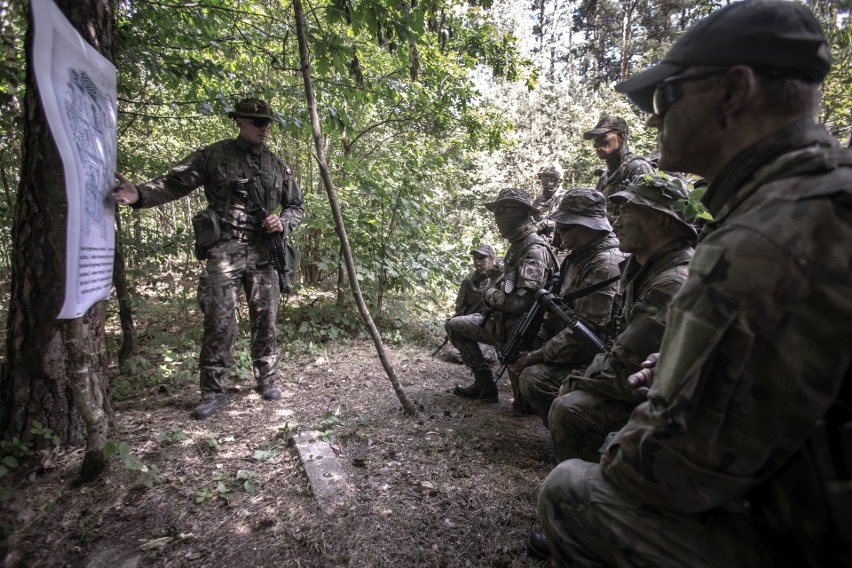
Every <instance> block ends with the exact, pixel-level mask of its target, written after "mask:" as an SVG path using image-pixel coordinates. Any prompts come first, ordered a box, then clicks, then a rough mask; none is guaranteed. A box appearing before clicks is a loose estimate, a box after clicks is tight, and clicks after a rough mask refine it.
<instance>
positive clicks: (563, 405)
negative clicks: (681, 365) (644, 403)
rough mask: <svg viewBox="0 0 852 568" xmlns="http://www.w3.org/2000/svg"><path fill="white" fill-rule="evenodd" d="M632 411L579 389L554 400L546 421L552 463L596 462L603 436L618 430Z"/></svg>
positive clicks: (630, 405) (626, 404) (623, 404)
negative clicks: (576, 460)
mask: <svg viewBox="0 0 852 568" xmlns="http://www.w3.org/2000/svg"><path fill="white" fill-rule="evenodd" d="M635 407H636V404H634V403H630V402H624V401H621V400H617V399H614V398H611V397H608V396H605V395H602V394H598V393H594V392H590V391H586V390H582V389H575V390H573V391H571V392H569V393H567V394H563V395H561V396H558V397H556V398H555V399H554V400H553V403H552V404H551V405H550V413H549V414H548V419H547V422H548V425H549V426H548V427H549V428H550V437H551V438H552V439H553V449H554V452H555V453H556V461H557V462H561V461H565V460H568V459H573V458H580V459H582V460H586V461H590V462H597V461H600V457H601V456H600V452H599V450H600V447H601V446H602V445H603V443H604V440H605V439H606V437H607V435H608V434H609V433H610V432H617V431H618V430H621V428H622V427H623V426H624V425H625V424H627V420H628V419H629V418H630V414H631V413H632V412H633V409H634V408H635Z"/></svg>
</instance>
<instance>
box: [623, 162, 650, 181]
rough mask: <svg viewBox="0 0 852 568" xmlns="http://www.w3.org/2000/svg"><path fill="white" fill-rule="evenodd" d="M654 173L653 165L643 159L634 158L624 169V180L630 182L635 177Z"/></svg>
mask: <svg viewBox="0 0 852 568" xmlns="http://www.w3.org/2000/svg"><path fill="white" fill-rule="evenodd" d="M652 173H654V165H653V164H652V163H651V162H649V161H648V160H646V159H645V158H639V157H637V158H634V159H633V160H631V161H630V163H629V164H627V167H626V168H625V169H624V179H626V180H628V181H629V180H632V179H633V178H635V177H636V176H643V175H645V174H652Z"/></svg>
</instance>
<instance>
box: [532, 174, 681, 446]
mask: <svg viewBox="0 0 852 568" xmlns="http://www.w3.org/2000/svg"><path fill="white" fill-rule="evenodd" d="M686 197H687V189H686V187H685V186H684V185H683V183H682V182H681V181H680V180H678V179H677V178H672V177H668V176H666V175H664V174H648V175H645V176H642V177H639V178H636V179H635V180H634V182H633V183H631V184H630V185H627V186H626V187H625V188H624V189H622V190H621V191H619V192H617V193H615V194H613V195H612V196H611V197H610V203H612V204H613V205H614V206H615V210H616V211H617V216H616V219H615V233H616V235H618V240H619V247H620V248H621V250H622V251H624V252H627V253H631V256H630V258H629V259H628V260H627V261H626V262H624V263H623V271H622V275H621V282H620V287H621V291H622V307H621V312H622V317H623V320H624V321H623V324H622V325H623V331H622V332H621V333H619V334H618V336H617V337H616V338H615V341H614V342H613V345H612V350H611V351H609V352H606V353H601V354H599V355H597V356H596V357H595V359H594V361H592V364H591V365H589V367H588V368H587V369H586V371H585V373H583V374H575V375H572V376H571V377H569V379H568V381H567V383H566V385H565V386H564V387H563V388H565V390H567V391H568V392H567V394H564V395H563V396H559V397H557V398H556V399H555V400H554V401H553V404H552V406H551V407H550V413H549V415H548V423H549V425H550V435H551V437H552V438H553V444H554V449H555V452H556V459H557V461H563V460H566V459H570V458H582V459H586V460H597V459H598V458H599V454H598V448H600V446H601V444H603V441H604V438H605V437H606V435H607V434H608V433H610V432H612V431H614V430H618V429H619V428H621V427H622V426H623V425H624V423H625V422H627V419H628V418H629V417H630V413H631V412H632V411H633V408H634V407H635V406H636V404H637V402H638V401H637V400H636V399H635V398H634V396H633V393H632V390H631V389H630V388H629V387H628V385H627V376H628V375H630V374H631V373H635V372H636V371H638V370H639V369H640V366H641V364H642V362H643V361H644V360H645V359H646V358H647V357H648V355H650V354H651V353H654V352H655V351H658V350H659V347H660V342H661V341H662V339H663V332H664V331H665V329H666V315H667V309H668V305H669V302H671V300H672V298H673V297H674V295H675V294H676V293H677V292H678V290H680V287H681V286H682V285H683V283H684V282H685V281H686V277H687V274H688V270H687V265H688V264H689V261H690V260H691V259H692V255H693V254H694V250H693V248H692V246H693V244H694V242H695V240H696V238H697V234H696V232H695V229H694V228H693V227H692V225H690V224H689V223H687V222H686V221H685V220H684V219H683V217H682V214H681V213H680V211H682V205H683V204H684V201H685V199H686Z"/></svg>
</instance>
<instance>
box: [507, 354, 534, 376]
mask: <svg viewBox="0 0 852 568" xmlns="http://www.w3.org/2000/svg"><path fill="white" fill-rule="evenodd" d="M529 360H530V354H529V353H524V354H523V355H521V356H520V357H518V358H517V359H515V362H514V363H509V364H508V365H507V367H509V370H510V371H511V372H512V373H513V374H515V375H520V374H521V373H522V372H523V370H524V369H526V368H527V367H529V366H530V363H529Z"/></svg>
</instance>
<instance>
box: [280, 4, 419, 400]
mask: <svg viewBox="0 0 852 568" xmlns="http://www.w3.org/2000/svg"><path fill="white" fill-rule="evenodd" d="M293 9H294V15H295V18H296V34H297V35H298V38H299V64H300V67H301V69H302V78H303V79H304V82H305V98H306V100H307V103H308V111H309V113H310V116H311V126H312V127H313V135H314V146H315V147H316V151H317V155H316V159H317V165H318V166H319V169H320V176H321V178H322V181H323V185H324V186H325V190H326V193H327V194H328V201H329V205H330V206H331V212H332V215H333V216H334V227H335V230H336V231H337V236H338V238H339V239H340V246H341V249H342V250H343V255H344V258H345V259H346V272H347V274H348V276H349V285H350V286H351V287H352V296H353V297H354V298H355V304H356V305H357V306H358V312H359V313H360V314H361V318H362V319H363V320H364V324H365V325H366V326H367V331H368V332H369V333H370V337H371V338H372V339H373V343H374V344H375V346H376V352H377V353H378V355H379V360H380V361H381V362H382V367H383V368H384V369H385V373H387V376H388V379H389V380H390V382H391V385H393V389H394V392H396V396H397V398H399V401H400V403H402V408H403V409H404V410H405V413H406V414H408V415H409V416H411V415H414V414H416V413H417V410H416V409H415V408H414V405H413V404H412V403H411V401H410V400H409V399H408V396H407V395H406V394H405V390H404V389H403V388H402V385H401V384H400V383H399V379H398V378H397V376H396V372H395V371H394V368H393V365H392V364H391V362H390V359H388V356H387V352H386V351H385V346H384V343H382V336H381V334H380V333H379V330H378V328H377V327H376V324H375V322H373V318H372V316H371V315H370V311H369V309H368V308H367V304H366V302H365V301H364V296H363V295H362V294H361V286H360V284H358V277H357V275H356V272H355V260H354V259H353V257H352V249H351V248H350V247H349V238H348V237H347V235H346V226H345V225H344V224H343V216H342V215H341V213H340V205H339V203H338V201H337V192H336V190H335V189H334V183H333V182H332V181H331V175H330V174H329V172H328V164H327V163H326V159H325V149H324V147H323V143H322V132H321V131H320V123H319V116H318V115H317V107H316V100H315V98H314V88H313V84H312V82H311V70H310V64H309V62H308V41H307V39H306V31H305V14H304V12H303V11H302V2H301V0H293Z"/></svg>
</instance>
